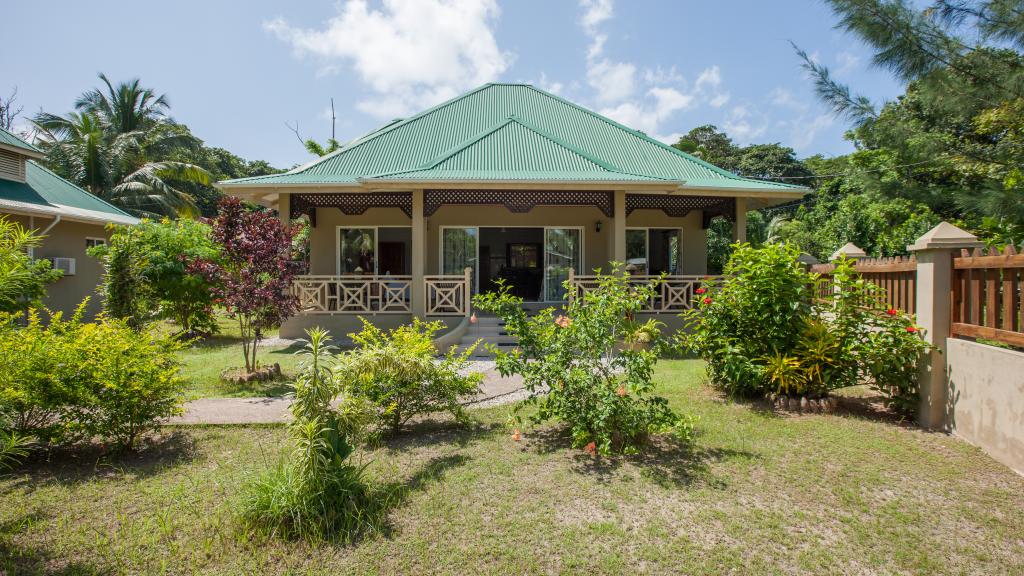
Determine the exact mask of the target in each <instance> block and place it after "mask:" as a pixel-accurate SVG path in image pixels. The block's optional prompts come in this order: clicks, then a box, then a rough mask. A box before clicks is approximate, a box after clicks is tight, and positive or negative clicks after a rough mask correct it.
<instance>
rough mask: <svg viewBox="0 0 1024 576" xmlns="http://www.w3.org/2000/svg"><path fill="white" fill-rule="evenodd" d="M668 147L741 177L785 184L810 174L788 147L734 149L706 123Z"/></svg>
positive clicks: (727, 137) (720, 133) (731, 143)
mask: <svg viewBox="0 0 1024 576" xmlns="http://www.w3.org/2000/svg"><path fill="white" fill-rule="evenodd" d="M672 146H673V147H674V148H677V149H679V150H682V151H683V152H687V153H689V154H692V155H694V156H696V157H697V158H700V159H701V160H704V161H705V162H708V163H710V164H714V165H715V166H717V167H719V168H722V169H725V170H728V171H730V172H734V173H736V174H738V175H740V176H743V177H745V178H757V179H759V180H775V181H782V182H786V180H787V179H792V178H802V177H809V176H812V175H813V173H812V172H811V171H810V170H809V169H808V168H807V166H805V165H804V163H803V162H801V161H800V160H798V159H797V157H796V152H794V151H793V149H792V148H789V147H786V146H783V145H781V144H778V143H774V144H751V145H749V146H736V145H735V144H733V142H732V139H731V138H729V136H728V135H726V134H725V133H724V132H719V131H718V127H716V126H712V125H710V124H706V125H703V126H698V127H696V128H694V129H692V130H690V131H689V132H687V133H686V134H684V135H683V136H680V137H679V140H678V141H677V142H676V143H675V144H673V145H672Z"/></svg>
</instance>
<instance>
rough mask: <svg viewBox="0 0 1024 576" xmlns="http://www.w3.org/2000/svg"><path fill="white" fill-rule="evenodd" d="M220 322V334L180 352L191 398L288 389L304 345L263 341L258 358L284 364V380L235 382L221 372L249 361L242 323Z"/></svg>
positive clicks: (168, 327) (272, 393) (265, 362)
mask: <svg viewBox="0 0 1024 576" xmlns="http://www.w3.org/2000/svg"><path fill="white" fill-rule="evenodd" d="M218 325H219V326H220V332H219V333H218V334H217V335H215V336H211V337H210V338H206V339H204V340H198V341H196V342H194V343H193V344H192V345H191V346H189V347H188V348H187V349H185V350H182V351H181V352H179V353H178V359H179V360H181V363H182V368H181V374H182V376H183V377H184V378H185V380H186V381H187V382H188V389H187V390H186V398H187V399H189V400H194V399H196V398H211V397H226V396H232V397H253V396H280V395H282V394H284V393H285V392H287V391H288V386H287V383H288V381H290V380H291V378H293V377H294V375H295V366H296V365H297V364H298V357H297V356H296V355H295V352H296V351H297V350H299V349H300V348H301V347H300V346H298V345H296V346H291V347H284V346H262V345H261V346H260V347H259V348H258V351H257V360H258V361H259V362H260V364H262V365H269V364H274V363H278V364H280V365H281V370H282V372H283V373H284V375H285V379H284V380H282V381H272V382H248V383H244V384H232V383H230V382H226V381H224V380H222V379H221V372H222V371H223V370H224V369H226V368H237V367H241V366H244V365H245V359H244V358H242V339H241V337H240V336H239V332H238V325H237V324H235V323H234V322H233V321H232V320H230V319H228V318H225V317H220V318H218ZM164 329H166V330H173V326H172V325H170V324H166V325H165V326H164ZM267 337H268V338H269V337H277V332H276V331H275V332H273V333H271V334H268V335H267Z"/></svg>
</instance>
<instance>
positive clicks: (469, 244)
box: [441, 227, 480, 293]
mask: <svg viewBox="0 0 1024 576" xmlns="http://www.w3.org/2000/svg"><path fill="white" fill-rule="evenodd" d="M479 239H480V231H479V230H478V229H477V228H468V227H467V228H461V227H459V228H456V227H444V228H441V274H453V275H461V274H462V273H463V272H465V270H466V268H472V269H473V292H474V293H476V284H477V280H476V277H477V268H478V266H477V252H478V250H479V247H480V246H479V244H480V242H479Z"/></svg>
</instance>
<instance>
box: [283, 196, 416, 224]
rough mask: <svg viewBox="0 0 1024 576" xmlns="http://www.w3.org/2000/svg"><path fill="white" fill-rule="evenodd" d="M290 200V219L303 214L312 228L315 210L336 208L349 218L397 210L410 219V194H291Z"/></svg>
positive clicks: (314, 221)
mask: <svg viewBox="0 0 1024 576" xmlns="http://www.w3.org/2000/svg"><path fill="white" fill-rule="evenodd" d="M290 198H291V199H290V201H289V206H290V207H291V215H292V218H295V217H296V216H301V215H302V214H305V215H307V216H309V219H310V222H311V223H312V224H313V225H314V226H316V208H337V209H339V210H341V213H342V214H347V215H349V216H358V215H360V214H363V213H364V212H366V210H367V209H369V208H398V209H400V210H401V211H402V212H405V215H406V216H408V217H410V218H412V192H358V193H334V194H292V195H291V197H290Z"/></svg>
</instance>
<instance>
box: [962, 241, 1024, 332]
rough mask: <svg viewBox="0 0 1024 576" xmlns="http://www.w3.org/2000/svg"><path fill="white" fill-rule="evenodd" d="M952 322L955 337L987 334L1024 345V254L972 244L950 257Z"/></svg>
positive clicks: (1008, 247)
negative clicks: (1022, 291) (1023, 296)
mask: <svg viewBox="0 0 1024 576" xmlns="http://www.w3.org/2000/svg"><path fill="white" fill-rule="evenodd" d="M952 280H953V301H952V305H953V315H952V317H953V324H952V326H951V330H950V332H951V333H952V334H953V335H954V336H957V337H969V338H987V339H989V340H996V341H998V342H1003V343H1005V344H1010V345H1012V346H1021V347H1024V330H1022V324H1024V322H1022V314H1024V298H1022V294H1021V290H1022V289H1024V254H1018V253H1017V249H1016V248H1015V247H1013V246H1006V247H1005V248H1003V250H1002V251H1000V250H999V249H998V248H991V249H989V250H987V251H984V250H982V249H981V248H975V249H974V251H973V252H970V251H968V250H964V251H963V252H962V255H961V256H960V257H959V258H953V278H952Z"/></svg>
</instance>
